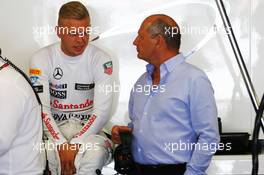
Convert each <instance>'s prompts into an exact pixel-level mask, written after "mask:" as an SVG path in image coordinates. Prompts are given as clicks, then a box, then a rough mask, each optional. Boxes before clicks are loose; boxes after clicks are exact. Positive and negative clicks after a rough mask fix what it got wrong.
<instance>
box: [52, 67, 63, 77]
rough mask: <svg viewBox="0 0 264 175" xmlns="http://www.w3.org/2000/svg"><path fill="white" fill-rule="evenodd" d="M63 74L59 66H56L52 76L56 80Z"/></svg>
mask: <svg viewBox="0 0 264 175" xmlns="http://www.w3.org/2000/svg"><path fill="white" fill-rule="evenodd" d="M62 76H63V71H62V69H61V68H60V67H56V68H55V69H54V72H53V77H54V78H55V79H56V80H60V79H61V77H62Z"/></svg>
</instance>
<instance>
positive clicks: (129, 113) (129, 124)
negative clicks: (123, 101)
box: [127, 89, 134, 129]
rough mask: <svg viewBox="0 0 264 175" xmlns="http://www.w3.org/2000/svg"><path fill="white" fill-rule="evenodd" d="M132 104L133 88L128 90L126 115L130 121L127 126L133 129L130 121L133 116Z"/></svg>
mask: <svg viewBox="0 0 264 175" xmlns="http://www.w3.org/2000/svg"><path fill="white" fill-rule="evenodd" d="M133 105H134V100H133V89H132V90H131V92H130V97H129V101H128V115H129V118H130V122H129V123H128V125H127V126H128V127H129V128H131V129H133V128H134V126H133V122H132V118H133Z"/></svg>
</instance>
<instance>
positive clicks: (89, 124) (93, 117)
mask: <svg viewBox="0 0 264 175" xmlns="http://www.w3.org/2000/svg"><path fill="white" fill-rule="evenodd" d="M96 118H97V116H96V115H92V116H91V117H90V118H89V120H88V121H87V123H86V124H85V125H84V127H83V128H82V130H81V131H80V132H79V133H78V134H77V135H76V136H75V138H76V137H81V136H82V135H83V134H84V133H85V132H86V131H87V130H88V129H89V128H90V127H91V126H92V124H93V123H94V121H95V119H96Z"/></svg>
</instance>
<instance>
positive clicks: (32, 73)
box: [29, 69, 41, 76]
mask: <svg viewBox="0 0 264 175" xmlns="http://www.w3.org/2000/svg"><path fill="white" fill-rule="evenodd" d="M29 75H30V76H40V75H41V70H40V69H29Z"/></svg>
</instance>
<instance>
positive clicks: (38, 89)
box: [33, 85, 43, 93]
mask: <svg viewBox="0 0 264 175" xmlns="http://www.w3.org/2000/svg"><path fill="white" fill-rule="evenodd" d="M33 88H34V90H35V91H36V92H37V93H42V92H43V85H37V86H33Z"/></svg>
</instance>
